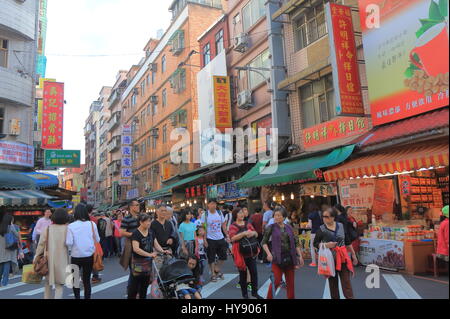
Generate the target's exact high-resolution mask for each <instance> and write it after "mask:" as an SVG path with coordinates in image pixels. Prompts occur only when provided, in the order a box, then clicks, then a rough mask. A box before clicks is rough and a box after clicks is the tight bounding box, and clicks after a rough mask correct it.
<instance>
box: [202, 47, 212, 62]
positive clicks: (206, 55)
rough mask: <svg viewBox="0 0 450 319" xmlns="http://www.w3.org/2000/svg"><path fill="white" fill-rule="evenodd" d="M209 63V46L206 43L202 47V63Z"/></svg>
mask: <svg viewBox="0 0 450 319" xmlns="http://www.w3.org/2000/svg"><path fill="white" fill-rule="evenodd" d="M209 62H211V45H210V44H209V43H208V44H206V45H205V46H204V47H203V63H204V64H205V65H208V63H209Z"/></svg>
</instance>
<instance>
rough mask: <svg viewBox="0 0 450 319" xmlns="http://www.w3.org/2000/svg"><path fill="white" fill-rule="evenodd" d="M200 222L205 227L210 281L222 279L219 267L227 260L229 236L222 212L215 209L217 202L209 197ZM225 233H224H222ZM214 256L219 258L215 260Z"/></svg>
mask: <svg viewBox="0 0 450 319" xmlns="http://www.w3.org/2000/svg"><path fill="white" fill-rule="evenodd" d="M202 224H204V225H205V229H206V243H207V246H206V248H207V255H208V264H209V268H210V271H211V281H212V282H216V281H217V280H218V279H222V280H223V279H224V276H223V273H222V272H221V267H222V265H223V263H224V262H225V261H226V260H227V250H228V243H229V242H230V237H229V236H228V231H227V229H226V221H225V218H224V216H223V214H222V213H221V212H220V211H218V210H217V202H216V200H214V199H210V200H209V203H208V210H207V211H206V212H205V214H203V216H202ZM224 234H225V235H224ZM216 256H217V257H218V258H219V260H218V262H216Z"/></svg>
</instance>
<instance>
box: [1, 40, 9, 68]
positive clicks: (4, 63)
mask: <svg viewBox="0 0 450 319" xmlns="http://www.w3.org/2000/svg"><path fill="white" fill-rule="evenodd" d="M0 67H3V68H6V67H8V40H5V39H2V38H0Z"/></svg>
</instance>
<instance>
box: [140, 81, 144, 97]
mask: <svg viewBox="0 0 450 319" xmlns="http://www.w3.org/2000/svg"><path fill="white" fill-rule="evenodd" d="M144 95H145V80H144V81H142V83H141V96H144Z"/></svg>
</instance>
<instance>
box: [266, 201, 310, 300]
mask: <svg viewBox="0 0 450 319" xmlns="http://www.w3.org/2000/svg"><path fill="white" fill-rule="evenodd" d="M273 216H274V221H275V223H274V224H272V225H270V226H267V228H266V232H265V233H264V238H263V241H262V245H263V248H264V251H265V252H266V254H267V260H268V261H269V262H271V263H272V272H273V275H274V282H272V283H271V284H270V286H269V291H268V293H267V299H272V298H273V297H274V296H273V291H276V290H277V289H278V287H279V286H280V283H281V278H282V276H283V274H284V276H285V278H286V284H287V296H288V299H295V286H294V285H295V270H296V269H299V268H300V267H303V265H304V260H303V257H302V252H301V249H300V243H299V240H298V237H296V236H295V235H294V231H293V229H292V227H291V226H290V225H287V224H285V223H284V220H285V219H286V217H287V211H286V209H284V208H283V207H277V208H276V209H275V211H274V213H273ZM271 237H272V249H271V250H269V246H268V243H269V239H270V238H271ZM273 286H275V287H273Z"/></svg>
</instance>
